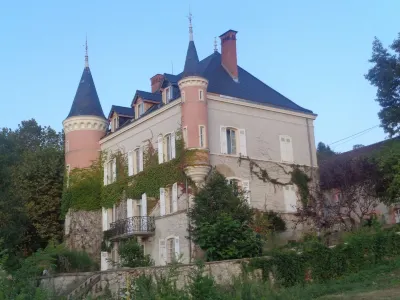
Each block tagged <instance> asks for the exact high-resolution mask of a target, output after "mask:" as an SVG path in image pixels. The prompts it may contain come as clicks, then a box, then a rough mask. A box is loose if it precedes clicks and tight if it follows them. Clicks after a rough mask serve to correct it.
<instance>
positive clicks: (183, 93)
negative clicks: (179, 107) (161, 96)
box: [181, 91, 185, 102]
mask: <svg viewBox="0 0 400 300" xmlns="http://www.w3.org/2000/svg"><path fill="white" fill-rule="evenodd" d="M181 98H182V102H185V92H184V91H182V93H181Z"/></svg>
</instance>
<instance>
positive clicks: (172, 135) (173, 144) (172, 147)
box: [171, 131, 176, 158]
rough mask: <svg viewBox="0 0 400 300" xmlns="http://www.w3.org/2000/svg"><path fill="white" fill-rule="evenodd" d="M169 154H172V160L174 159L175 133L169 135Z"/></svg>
mask: <svg viewBox="0 0 400 300" xmlns="http://www.w3.org/2000/svg"><path fill="white" fill-rule="evenodd" d="M171 152H172V158H175V157H176V149H175V131H174V132H172V133H171Z"/></svg>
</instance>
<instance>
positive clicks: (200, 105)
mask: <svg viewBox="0 0 400 300" xmlns="http://www.w3.org/2000/svg"><path fill="white" fill-rule="evenodd" d="M198 79H199V78H196V77H193V79H191V78H190V77H188V78H185V79H183V80H182V81H181V83H182V87H181V95H184V99H185V100H184V101H182V106H181V112H182V130H183V131H185V130H186V132H187V136H186V139H187V140H186V147H187V148H208V110H207V86H206V85H205V84H204V82H205V81H204V79H203V80H201V83H203V84H198V85H196V84H193V85H185V83H190V82H191V81H192V82H194V83H195V82H197V81H198ZM200 98H202V100H201V99H200ZM200 126H204V136H203V139H204V145H203V147H201V145H200Z"/></svg>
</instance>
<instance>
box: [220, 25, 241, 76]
mask: <svg viewBox="0 0 400 300" xmlns="http://www.w3.org/2000/svg"><path fill="white" fill-rule="evenodd" d="M236 33H237V31H235V30H232V29H230V30H228V31H227V32H225V33H223V34H221V35H220V36H219V38H220V39H221V62H222V66H223V67H224V68H225V70H226V71H227V72H228V73H229V75H231V77H232V78H233V80H235V81H238V78H239V72H238V66H237V53H236Z"/></svg>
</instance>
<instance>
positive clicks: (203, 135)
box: [199, 125, 207, 148]
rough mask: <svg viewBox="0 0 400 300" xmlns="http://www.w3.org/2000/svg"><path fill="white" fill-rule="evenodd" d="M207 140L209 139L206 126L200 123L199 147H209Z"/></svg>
mask: <svg viewBox="0 0 400 300" xmlns="http://www.w3.org/2000/svg"><path fill="white" fill-rule="evenodd" d="M202 129H203V130H202ZM202 131H203V132H202ZM206 140H207V134H206V126H205V125H199V147H200V148H207V143H206Z"/></svg>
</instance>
